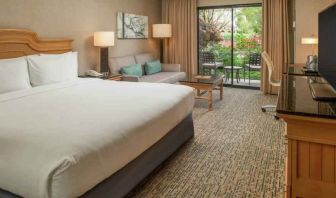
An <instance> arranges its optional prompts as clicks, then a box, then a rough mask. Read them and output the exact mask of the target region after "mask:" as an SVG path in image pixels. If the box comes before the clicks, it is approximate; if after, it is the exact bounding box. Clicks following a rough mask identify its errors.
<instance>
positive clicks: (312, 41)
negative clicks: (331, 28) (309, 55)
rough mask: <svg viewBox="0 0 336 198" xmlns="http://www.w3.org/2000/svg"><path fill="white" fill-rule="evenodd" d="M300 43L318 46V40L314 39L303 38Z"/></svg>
mask: <svg viewBox="0 0 336 198" xmlns="http://www.w3.org/2000/svg"><path fill="white" fill-rule="evenodd" d="M301 43H302V44H304V45H317V44H318V38H316V37H303V38H302V39H301Z"/></svg>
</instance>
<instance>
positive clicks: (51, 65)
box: [27, 52, 78, 87]
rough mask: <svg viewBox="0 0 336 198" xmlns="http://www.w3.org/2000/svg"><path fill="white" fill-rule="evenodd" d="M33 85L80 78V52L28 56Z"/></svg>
mask: <svg viewBox="0 0 336 198" xmlns="http://www.w3.org/2000/svg"><path fill="white" fill-rule="evenodd" d="M27 60H28V66H29V76H30V82H31V84H32V86H33V87H35V86H40V85H46V84H52V83H58V82H66V81H72V80H76V79H78V53H77V52H68V53H65V54H41V55H32V56H28V57H27Z"/></svg>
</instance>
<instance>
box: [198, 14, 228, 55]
mask: <svg viewBox="0 0 336 198" xmlns="http://www.w3.org/2000/svg"><path fill="white" fill-rule="evenodd" d="M230 15H231V13H230V12H228V11H226V10H225V9H205V10H201V11H200V14H199V34H200V35H199V36H200V47H201V48H202V49H204V48H207V47H208V46H211V45H213V44H217V43H218V42H221V41H223V40H224V37H223V33H224V32H227V31H231V25H230V20H231V17H230Z"/></svg>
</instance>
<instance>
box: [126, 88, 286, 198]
mask: <svg viewBox="0 0 336 198" xmlns="http://www.w3.org/2000/svg"><path fill="white" fill-rule="evenodd" d="M214 98H215V102H214V110H213V111H211V112H208V110H207V101H204V100H197V101H196V104H195V108H194V112H193V117H194V125H195V137H194V139H192V140H191V141H189V142H188V143H187V144H185V145H184V146H183V147H182V148H181V149H180V150H179V151H177V152H176V153H175V154H174V155H173V156H172V157H171V158H169V159H168V160H167V161H166V162H165V163H164V164H163V165H162V166H161V167H160V168H159V169H158V170H157V171H155V172H154V173H153V174H151V175H150V176H149V177H148V178H147V180H146V181H145V182H143V183H142V184H141V185H139V186H138V187H137V188H136V189H135V190H134V191H133V192H132V193H131V194H130V195H129V197H146V198H147V197H148V198H150V197H153V198H154V197H155V198H156V197H174V198H175V197H183V198H184V197H282V196H283V193H284V192H283V191H284V179H285V178H284V167H285V163H284V162H285V161H284V160H285V155H286V150H285V143H286V141H285V138H284V130H285V128H284V127H285V125H284V123H283V122H282V121H277V120H275V119H274V118H273V116H272V115H271V114H270V113H262V112H261V110H260V107H261V106H262V105H265V104H275V102H276V97H274V96H265V95H263V94H261V93H260V92H259V91H255V90H245V89H234V88H224V100H223V101H219V99H218V98H219V95H218V93H215V96H214Z"/></svg>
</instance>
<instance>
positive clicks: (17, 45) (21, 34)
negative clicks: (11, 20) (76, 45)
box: [0, 29, 72, 59]
mask: <svg viewBox="0 0 336 198" xmlns="http://www.w3.org/2000/svg"><path fill="white" fill-rule="evenodd" d="M71 43H72V40H71V39H57V40H56V39H40V38H38V36H37V34H36V33H35V32H31V31H28V30H19V29H0V59H5V58H16V57H20V56H26V55H32V54H39V53H44V54H60V53H65V52H69V51H71V50H72V46H71Z"/></svg>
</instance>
